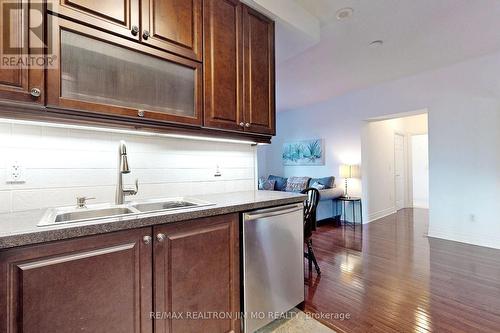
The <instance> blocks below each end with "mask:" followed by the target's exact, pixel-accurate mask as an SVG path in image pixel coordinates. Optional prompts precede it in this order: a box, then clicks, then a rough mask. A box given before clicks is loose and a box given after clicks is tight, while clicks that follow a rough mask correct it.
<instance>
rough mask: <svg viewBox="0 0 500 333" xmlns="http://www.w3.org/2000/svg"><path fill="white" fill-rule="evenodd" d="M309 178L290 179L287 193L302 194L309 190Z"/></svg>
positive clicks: (287, 183)
mask: <svg viewBox="0 0 500 333" xmlns="http://www.w3.org/2000/svg"><path fill="white" fill-rule="evenodd" d="M309 179H310V178H309V177H290V178H288V180H287V182H286V189H285V191H287V192H300V191H302V190H305V189H306V188H307V184H309Z"/></svg>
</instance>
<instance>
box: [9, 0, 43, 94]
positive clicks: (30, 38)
mask: <svg viewBox="0 0 500 333" xmlns="http://www.w3.org/2000/svg"><path fill="white" fill-rule="evenodd" d="M30 10H32V11H33V12H36V11H39V12H40V13H43V12H41V10H42V8H41V3H38V4H37V3H29V2H27V1H24V0H17V1H16V0H15V1H10V0H9V1H4V0H1V1H0V17H1V21H2V24H1V25H0V34H1V37H2V38H1V41H2V45H1V46H0V53H1V54H0V56H1V59H2V63H1V64H0V99H6V100H13V101H20V102H30V103H43V102H44V89H43V86H44V84H43V74H44V73H43V67H38V66H30V65H23V64H22V63H21V62H20V61H22V62H26V60H27V59H28V57H30V56H34V57H37V58H39V57H40V56H42V55H43V54H44V52H45V51H44V48H45V44H44V38H43V36H44V34H43V29H44V27H43V24H44V21H43V20H42V21H41V22H40V21H38V22H36V15H29V11H30ZM28 24H31V33H30V29H29V26H28ZM32 89H33V92H32ZM32 94H33V95H34V96H33V95H32Z"/></svg>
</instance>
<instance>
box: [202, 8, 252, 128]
mask: <svg viewBox="0 0 500 333" xmlns="http://www.w3.org/2000/svg"><path fill="white" fill-rule="evenodd" d="M241 10H242V5H241V4H240V2H239V1H237V0H205V1H204V8H203V13H204V21H203V23H204V24H203V36H204V43H205V52H204V57H203V64H204V81H203V82H204V125H205V126H207V127H215V128H223V129H228V130H239V131H242V130H243V126H242V125H244V119H243V99H242V98H243V54H242V51H243V47H242V46H243V44H242V38H241V37H242V32H241V28H242V25H241V13H242V12H241Z"/></svg>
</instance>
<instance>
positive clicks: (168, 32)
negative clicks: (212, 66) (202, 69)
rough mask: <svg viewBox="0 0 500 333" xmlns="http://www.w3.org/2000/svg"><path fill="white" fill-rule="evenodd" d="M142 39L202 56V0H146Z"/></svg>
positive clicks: (179, 52) (175, 51) (153, 44)
mask: <svg viewBox="0 0 500 333" xmlns="http://www.w3.org/2000/svg"><path fill="white" fill-rule="evenodd" d="M141 3H142V12H141V14H142V19H141V24H142V26H141V28H142V31H141V37H142V42H143V43H145V44H148V45H151V46H155V47H157V48H160V49H163V50H165V51H169V52H173V53H176V54H178V55H181V56H184V57H187V58H190V59H193V60H197V61H201V60H202V48H203V46H202V24H203V23H202V0H142V2H141Z"/></svg>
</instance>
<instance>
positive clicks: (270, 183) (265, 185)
mask: <svg viewBox="0 0 500 333" xmlns="http://www.w3.org/2000/svg"><path fill="white" fill-rule="evenodd" d="M275 184H276V181H274V180H268V179H266V178H264V177H260V178H259V190H264V191H274V186H275Z"/></svg>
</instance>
